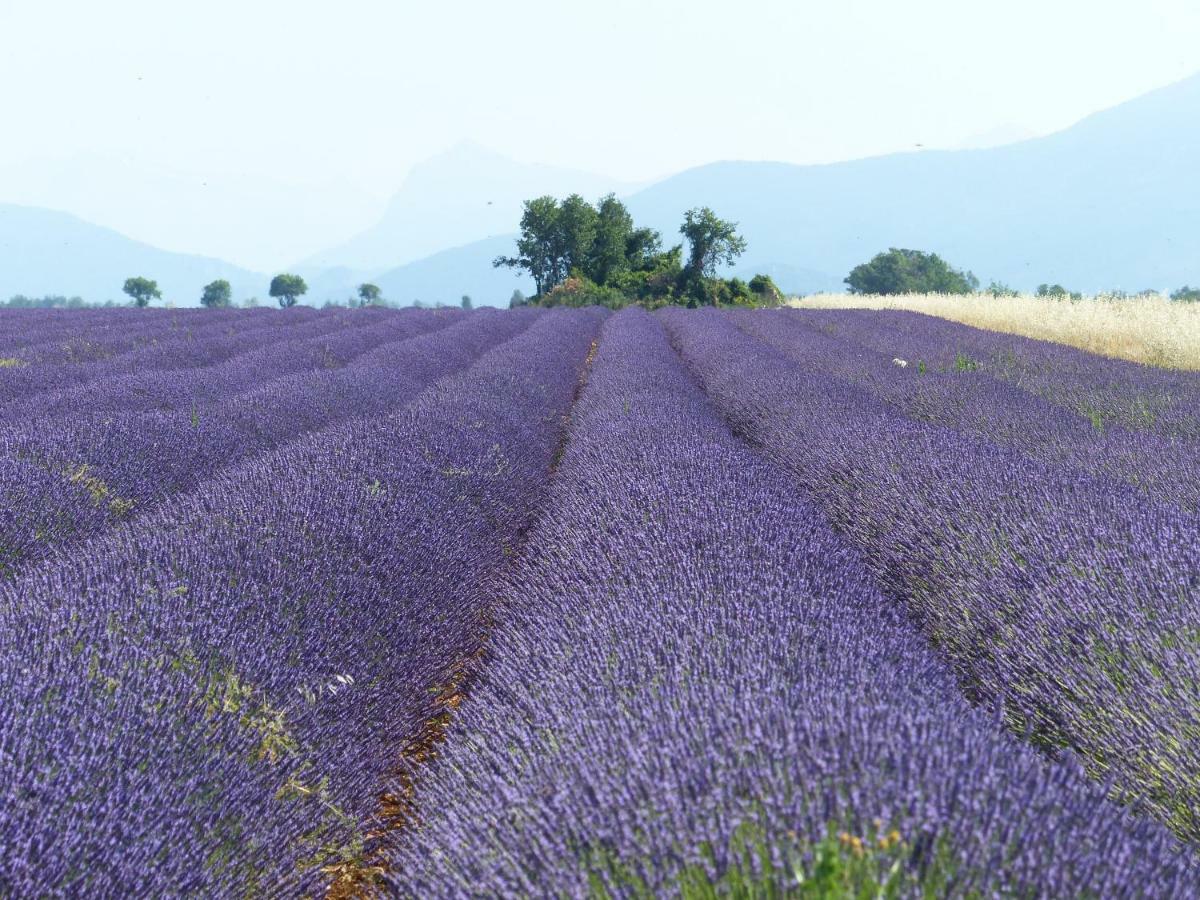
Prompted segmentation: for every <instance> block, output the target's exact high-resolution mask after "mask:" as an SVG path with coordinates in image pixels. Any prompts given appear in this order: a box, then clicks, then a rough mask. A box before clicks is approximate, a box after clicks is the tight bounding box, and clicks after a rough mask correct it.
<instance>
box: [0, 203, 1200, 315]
mask: <svg viewBox="0 0 1200 900" xmlns="http://www.w3.org/2000/svg"><path fill="white" fill-rule="evenodd" d="M679 233H680V235H682V237H683V242H682V243H679V244H675V245H673V246H671V247H669V248H667V249H665V250H664V249H663V245H662V244H663V242H662V236H661V234H659V232H658V231H656V230H654V229H652V228H639V227H636V226H635V225H634V222H633V217H632V216H631V215H630V213H629V210H628V209H627V208H626V207H625V205H624V203H622V202H621V201H620V200H618V199H617V198H616V196H615V195H614V194H607V195H606V196H604V197H602V198H600V200H599V201H598V202H597V203H596V204H595V205H593V204H591V203H589V202H588V201H586V200H585V199H584V198H583V197H581V196H580V195H579V194H571V195H570V196H568V197H567V198H566V199H564V200H562V201H559V200H557V199H555V198H554V197H551V196H542V197H537V198H535V199H533V200H527V201H526V202H525V204H524V211H523V213H522V216H521V221H520V233H519V236H518V238H517V242H516V250H517V254H516V255H515V256H498V257H496V258H495V259H494V260H493V261H492V264H493V266H495V267H497V268H499V267H507V268H512V269H519V270H522V271H525V272H527V273H528V274H529V276H530V277H531V278H532V279H533V282H534V285H535V290H536V292H535V294H534V295H533V296H532V297H526V296H525V294H524V293H523V292H522V291H520V290H515V291H513V294H512V297H511V298H510V300H509V306H510V307H516V306H524V305H527V304H533V305H540V306H590V305H600V306H607V307H610V308H619V307H621V306H625V305H628V304H631V303H638V304H641V305H644V306H649V307H657V306H662V305H668V304H680V305H686V306H689V307H696V306H736V305H745V306H763V305H768V306H774V305H779V304H780V303H781V302H782V301H783V299H784V295H783V292H782V291H780V289H779V288H778V287H777V286H776V285H775V283H774V282H773V281H772V280H771V278H770V277H769V276H767V275H762V274H759V275H755V276H754V277H753V278H751V279H750V281H749V282H745V281H742V280H741V279H739V278H720V277H718V274H717V273H718V270H719V268H720V267H721V266H726V265H731V264H732V263H733V262H735V261H736V260H737V259H738V258H739V257H740V256H741V255H742V254H743V253H744V252H745V250H746V246H747V244H746V240H745V238H743V237H742V236H741V235H740V234H738V231H737V223H735V222H729V221H726V220H724V219H721V218H720V217H718V216H717V215H716V213H714V212H713V210H712V209H710V208H709V207H706V206H705V207H696V208H693V209H689V210H688V211H687V212H686V213H685V214H684V221H683V224H682V225H680V228H679ZM685 244H686V246H687V249H686V253H685V250H684V245H685ZM845 284H846V285H847V289H848V291H849V293H851V294H860V295H861V294H879V295H885V296H886V295H899V294H951V295H954V294H957V295H967V294H981V295H985V296H991V297H993V298H1002V297H1016V296H1020V294H1021V292H1020V291H1019V290H1017V289H1016V288H1012V287H1010V286H1009V285H1007V284H1005V283H1003V282H999V281H992V282H991V283H989V284H988V286H987V287H986V288H982V289H981V288H980V282H979V279H978V278H977V277H976V276H975V275H974V273H972V272H970V271H967V270H962V269H956V268H954V267H953V266H951V265H950V264H949V263H948V262H946V260H944V259H942V258H941V257H940V256H939V255H938V254H936V253H928V252H925V251H921V250H912V249H905V248H897V247H892V248H889V249H888V250H887V251H886V252H883V253H878V254H876V255H875V256H874V257H872V258H871V259H870V260H869V261H867V262H865V263H862V264H861V265H858V266H855V267H854V269H852V270H851V272H850V274H849V275H847V276H846V278H845ZM122 291H123V293H125V294H126V295H127V296H128V297H129V298H130V302H129V304H128V305H132V306H135V307H139V308H142V307H147V306H149V305H150V303H151V301H153V300H161V299H162V291H161V290H160V289H159V287H158V283H157V282H156V281H154V280H152V279H149V278H146V277H144V276H140V275H139V276H134V277H131V278H127V279H126V280H125V283H124V285H123V287H122ZM307 292H308V285H307V283H306V282H305V280H304V278H303V277H302V276H300V275H295V274H291V273H286V272H285V273H280V274H278V275H276V276H274V277H273V278H272V279H271V283H270V287H269V289H268V293H269V296H270V297H271V298H273V299H274V300H276V301H277V302H278V304H279V306H280V308H283V309H286V308H290V307H293V306H295V305H296V304H297V303H298V302H299V300H300V298H301V297H303V296H304V295H305V294H306V293H307ZM1035 296H1037V297H1043V298H1046V299H1052V300H1055V299H1056V300H1082V299H1083V297H1084V295H1083V293H1082V292H1079V291H1072V290H1069V289H1068V288H1066V287H1064V286H1062V285H1061V284H1057V283H1043V284H1040V285H1038V287H1037V289H1036V291H1035ZM1158 296H1162V294H1161V292H1159V291H1157V290H1154V289H1147V290H1142V291H1139V292H1137V293H1127V292H1125V291H1121V290H1112V291H1106V292H1102V293H1100V294H1098V295H1096V297H1097V299H1107V300H1127V299H1136V298H1146V297H1158ZM1167 296H1168V297H1169V299H1170V300H1172V301H1175V302H1181V303H1197V302H1200V287H1197V288H1192V287H1190V286H1189V285H1184V286H1183V287H1181V288H1178V289H1177V290H1174V291H1172V292H1171V293H1170V294H1169V295H1167ZM118 305H120V304H118V303H116V302H115V301H113V300H106V301H104V302H103V303H88V302H86V301H84V300H83V299H82V298H81V297H78V296H76V297H65V296H60V295H47V296H44V297H27V296H25V295H23V294H17V295H14V296H13V297H11V298H10V299H9V300H8V301H7V302H0V306H3V307H7V308H10V309H33V308H61V309H81V308H98V307H115V306H118ZM200 305H201V306H204V307H207V308H210V309H221V308H229V307H232V306H234V301H233V288H232V286H231V285H230V283H229V281H227V280H226V279H224V278H218V279H216V280H214V281H211V282H209V283H208V284H206V285H205V286H204V288H203V290H202V292H201V295H200ZM241 305H242V306H243V307H255V306H258V300H257V298H255V297H249V298H247V299H246V300H243V301H242V303H241ZM411 305H412V306H415V307H424V306H426V305H428V304H424V303H422V302H421V301H420V300H414V301H413V302H412V304H411ZM432 305H433V306H434V307H436V308H442V307H445V306H447V304H444V303H436V304H432ZM324 306H326V307H330V306H356V307H389V308H395V307H396V304H394V303H391V302H389V301H387V300H385V299H384V298H383V292H382V290H381V289H380V288H379V286H378V285H375V284H372V283H370V282H364V283H362V284H360V285H358V288H357V290H356V296H355V297H354V298H351V299H350V300H349V301H347V302H345V303H341V302H337V301H329V300H327V301H326V302H325V304H324ZM460 306H461V307H462V308H463V309H468V310H469V309H473V308H474V301H473V300H472V298H471V297H470V296H469V295H463V297H462V299H461V303H460Z"/></svg>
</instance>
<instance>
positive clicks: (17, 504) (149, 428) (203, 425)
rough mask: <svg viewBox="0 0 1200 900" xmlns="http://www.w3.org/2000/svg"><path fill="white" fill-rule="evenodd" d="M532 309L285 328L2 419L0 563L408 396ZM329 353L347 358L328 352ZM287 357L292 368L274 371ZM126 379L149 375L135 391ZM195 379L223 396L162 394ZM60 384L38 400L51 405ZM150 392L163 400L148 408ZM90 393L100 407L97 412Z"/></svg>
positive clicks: (21, 559)
mask: <svg viewBox="0 0 1200 900" xmlns="http://www.w3.org/2000/svg"><path fill="white" fill-rule="evenodd" d="M536 316H537V313H536V312H532V311H519V312H518V313H517V314H513V315H508V314H502V313H498V312H494V311H487V312H480V313H479V314H478V315H472V316H465V317H461V318H460V317H458V316H454V317H450V318H447V317H444V316H441V315H439V314H438V313H433V312H425V313H422V314H419V315H418V316H415V317H412V316H404V315H398V316H394V317H390V318H388V319H384V320H382V321H375V322H373V323H371V324H369V325H365V326H362V327H356V328H352V329H345V330H343V332H342V333H340V334H339V335H337V336H336V337H330V336H326V337H321V338H309V339H303V340H299V341H293V340H282V341H280V342H279V343H278V344H277V345H274V346H270V347H266V348H263V349H262V350H260V351H256V352H254V353H248V354H245V355H243V356H242V357H239V358H237V359H235V360H232V361H230V362H228V363H220V364H214V365H212V366H204V367H198V368H195V369H189V370H184V371H179V372H168V373H162V372H154V373H146V374H141V375H136V376H130V377H128V378H121V377H114V378H108V379H105V380H103V381H101V382H98V383H96V384H94V385H88V386H87V387H86V389H75V390H72V391H69V392H67V394H68V396H69V398H70V399H71V400H72V402H73V403H74V411H73V414H68V413H67V412H65V411H64V412H63V414H62V415H53V416H50V417H48V418H39V417H37V416H36V415H34V414H33V413H32V411H30V412H29V413H28V414H27V416H26V417H25V419H24V420H23V421H20V422H17V423H14V424H11V425H8V426H3V427H0V497H3V498H5V500H6V501H7V502H6V505H7V508H8V509H9V511H10V515H9V516H7V517H6V519H5V520H4V522H3V523H0V565H3V566H5V567H6V568H7V569H9V570H13V569H16V568H18V567H20V566H21V565H24V564H27V563H28V562H30V561H31V560H36V559H39V558H43V557H45V556H47V555H48V554H50V553H53V552H55V551H56V550H58V549H59V548H61V547H63V546H65V545H69V544H70V543H71V542H73V541H76V540H78V539H79V538H81V537H85V536H87V535H90V534H94V533H96V532H97V531H101V530H104V529H105V528H108V527H111V526H112V525H113V524H115V523H118V522H121V521H125V520H129V519H132V518H136V517H138V516H141V515H143V514H144V513H146V512H147V511H148V510H150V509H153V507H154V505H155V504H157V503H159V502H161V501H162V500H164V499H165V498H168V497H170V496H173V495H175V494H177V493H179V492H181V491H186V490H189V489H191V488H194V487H196V486H197V485H198V484H200V483H202V482H203V481H204V480H205V479H207V478H210V477H211V476H212V475H214V474H215V473H216V472H219V471H220V470H221V469H223V468H225V467H227V466H229V465H232V464H234V463H236V462H238V461H240V460H243V459H247V458H250V457H253V456H255V455H256V454H259V453H262V452H264V451H265V450H268V449H270V448H272V447H274V446H276V445H278V444H280V443H283V442H285V441H287V440H290V439H292V438H294V437H296V436H297V435H300V434H303V433H305V432H307V431H310V430H313V429H317V428H321V427H327V426H329V425H331V424H333V423H335V422H339V421H343V420H345V419H348V418H352V417H355V416H365V415H381V414H384V413H386V412H388V411H389V410H393V409H396V408H397V407H400V406H403V405H404V404H406V403H408V402H409V401H410V400H411V399H412V398H413V396H415V394H416V393H417V392H418V391H420V390H422V389H423V388H424V387H426V386H428V385H429V384H431V383H432V382H433V381H434V380H436V379H437V378H439V377H441V376H442V375H445V374H447V373H449V372H453V371H455V370H457V369H460V368H462V367H464V366H465V365H467V364H468V363H469V362H470V360H471V359H473V358H474V357H475V356H478V355H479V354H480V353H481V352H483V351H484V350H486V349H487V348H489V347H492V346H495V345H496V344H497V343H499V342H500V341H502V340H505V339H507V338H509V337H512V336H513V335H515V334H516V333H518V332H519V331H521V330H522V329H524V328H526V327H528V325H529V324H530V322H531V321H533V320H534V319H535V318H536ZM313 341H316V342H317V343H318V347H319V349H318V347H313V346H311V344H312V343H313ZM333 353H336V354H338V358H339V359H341V360H345V364H343V365H340V366H338V367H332V368H331V367H329V366H327V365H326V364H324V362H323V360H326V359H329V358H331V356H330V355H331V354H333ZM281 360H284V361H286V360H290V361H291V363H292V367H293V368H296V369H298V370H297V371H293V372H292V373H291V374H288V375H286V376H280V375H278V371H279V368H280V367H279V366H277V365H276V363H278V362H280V361H281ZM284 368H285V371H286V367H284ZM131 380H137V381H139V382H141V387H140V388H139V389H138V390H134V391H130V390H128V387H127V382H129V381H131ZM201 381H203V382H207V383H209V384H210V385H214V384H215V385H216V386H217V388H219V389H221V390H222V391H223V395H222V396H221V397H220V398H219V399H217V398H212V399H210V401H209V402H208V403H206V404H203V405H201V404H196V403H193V404H192V405H191V406H190V407H189V406H187V405H185V404H182V403H171V402H168V400H169V398H171V397H172V396H174V397H175V398H176V399H177V400H182V398H185V397H186V396H187V395H188V394H189V393H190V392H191V391H193V390H196V385H195V384H194V382H201ZM249 386H254V387H253V388H252V389H248V390H242V391H241V392H239V388H247V387H249ZM52 396H53V395H52V394H47V395H42V396H41V397H35V398H34V400H33V402H40V403H41V404H42V405H44V406H53V401H52ZM148 400H151V401H154V402H159V403H162V404H163V405H165V406H166V407H167V408H166V409H165V410H153V411H148V410H146V409H145V406H146V403H147V401H148ZM89 405H94V406H99V407H100V408H101V410H102V412H101V413H92V412H89V411H88V406H89ZM172 406H174V407H176V408H172ZM180 406H182V408H178V407H180Z"/></svg>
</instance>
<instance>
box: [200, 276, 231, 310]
mask: <svg viewBox="0 0 1200 900" xmlns="http://www.w3.org/2000/svg"><path fill="white" fill-rule="evenodd" d="M232 303H233V288H231V287H230V286H229V282H228V281H226V280H225V279H224V278H218V279H217V280H216V281H210V282H209V283H208V284H206V285H205V286H204V293H202V294H201V295H200V305H201V306H207V307H208V308H209V309H218V308H223V307H227V306H229V305H231V304H232Z"/></svg>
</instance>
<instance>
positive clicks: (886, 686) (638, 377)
mask: <svg viewBox="0 0 1200 900" xmlns="http://www.w3.org/2000/svg"><path fill="white" fill-rule="evenodd" d="M668 321H669V322H670V324H671V327H672V330H673V331H674V332H675V333H676V335H677V337H678V339H679V340H680V342H681V344H682V346H683V348H684V351H685V355H686V356H687V357H688V359H689V361H690V362H691V363H692V365H693V366H695V368H696V369H697V371H699V372H700V374H701V375H702V376H704V377H705V380H706V382H707V383H708V385H709V387H710V388H711V389H713V391H714V394H715V396H716V398H717V401H718V403H719V404H721V405H722V406H724V407H726V408H725V409H723V410H722V411H723V412H725V413H729V412H730V409H729V408H728V405H729V404H735V403H743V402H748V403H749V408H750V409H751V410H755V411H757V410H760V409H762V406H761V404H762V402H763V395H764V391H765V389H766V388H768V387H769V388H770V393H771V394H774V393H778V392H779V390H780V388H781V387H782V389H783V391H784V392H785V393H786V392H787V391H788V389H790V388H793V387H795V386H796V385H795V384H794V383H793V381H792V380H790V379H789V378H788V377H787V375H786V373H783V378H782V379H780V374H781V373H780V371H779V370H780V368H783V367H782V366H780V365H779V364H778V362H777V361H776V360H774V359H771V360H768V359H767V358H766V354H764V353H758V354H757V355H756V353H755V349H754V347H753V346H752V344H751V343H750V342H748V340H745V339H743V340H738V335H739V334H740V333H739V332H737V331H736V329H733V328H732V326H731V325H729V323H728V322H727V321H725V320H722V319H720V318H718V317H715V316H714V317H713V318H711V319H710V318H708V317H707V316H703V315H701V314H695V313H679V314H677V315H673V316H671V317H669V319H668ZM731 332H732V333H731ZM742 337H743V338H744V336H742ZM727 345H728V348H727ZM735 347H736V350H735V349H734V348H735ZM727 349H728V352H727ZM768 362H770V363H771V364H770V365H768V364H767V363H768ZM724 373H728V378H729V380H728V382H727V381H724V380H722V379H723V378H724V377H725V375H724ZM780 381H782V384H780V383H779V382H780ZM735 382H736V384H735ZM846 411H847V412H851V413H853V411H852V410H846ZM753 415H754V413H751V414H750V416H753ZM826 418H828V417H826ZM740 421H741V422H742V424H750V420H749V419H748V418H746V417H742V418H741V419H740ZM819 421H820V423H821V424H820V427H822V428H829V427H836V425H833V426H831V425H830V423H828V422H827V421H825V419H821V420H819ZM573 422H574V425H573V429H572V436H571V440H570V443H569V444H568V446H567V449H566V452H565V455H564V457H563V459H562V463H561V465H560V467H559V469H558V472H557V475H556V478H555V481H554V483H553V485H552V488H551V494H550V497H549V500H548V503H547V508H546V513H545V514H544V515H543V517H542V518H541V519H540V521H539V522H538V524H537V526H536V527H535V528H534V530H533V531H532V532H531V534H530V536H529V539H528V541H527V543H526V544H525V548H524V550H523V552H522V553H521V554H520V555H519V557H518V558H517V560H516V561H515V564H514V565H513V566H512V567H511V568H510V569H509V570H508V572H507V573H506V577H505V579H504V582H503V590H502V600H501V603H500V606H499V609H498V610H497V618H496V626H495V628H494V630H493V632H492V634H491V636H490V638H489V648H490V653H489V658H488V661H487V664H486V666H485V667H484V669H483V671H482V673H481V675H480V677H479V680H478V681H477V682H476V683H475V684H474V685H473V686H472V688H471V690H470V693H469V698H468V700H467V701H466V702H465V703H464V704H463V705H462V706H461V707H460V708H459V709H458V711H457V713H456V715H455V721H454V723H453V725H452V727H451V728H450V731H449V733H448V736H447V741H446V745H445V748H444V751H443V753H442V755H441V756H440V758H438V759H437V760H435V761H434V762H433V763H432V764H431V765H429V766H427V767H424V768H421V769H418V770H417V771H416V772H415V773H414V777H415V779H416V784H417V794H416V797H417V803H418V807H419V808H420V809H421V810H422V812H423V815H422V822H421V825H420V827H419V828H415V829H412V830H410V831H408V832H405V833H404V834H402V835H401V836H399V837H398V838H397V839H396V840H394V841H392V842H391V847H390V853H389V857H390V875H389V877H390V880H391V884H392V886H393V888H394V889H395V890H396V891H397V892H399V893H400V894H402V895H404V896H414V897H438V896H446V897H456V896H468V895H470V896H587V895H591V896H606V895H612V896H669V895H675V894H679V893H684V894H685V895H691V896H719V895H725V894H726V893H727V894H729V895H730V896H780V895H782V894H781V891H783V890H786V889H787V888H788V887H789V886H790V887H791V888H794V889H802V886H801V885H800V884H799V883H798V882H804V881H806V882H808V888H807V889H808V890H809V891H810V892H811V893H812V895H813V896H850V895H853V896H876V895H877V894H878V895H879V896H884V895H886V896H898V895H905V896H907V895H909V894H923V895H925V896H966V895H980V896H994V895H1001V894H1003V895H1018V896H1084V895H1086V896H1131V895H1145V896H1179V895H1183V894H1184V893H1186V891H1187V890H1188V889H1189V888H1190V886H1192V885H1193V884H1194V879H1195V878H1196V872H1195V870H1194V869H1193V868H1192V866H1191V863H1190V861H1189V860H1188V859H1186V858H1183V857H1181V856H1180V855H1179V852H1178V850H1177V848H1176V845H1175V843H1174V841H1173V839H1172V838H1171V836H1170V835H1169V833H1168V832H1167V831H1166V830H1165V829H1163V828H1161V826H1158V825H1156V824H1152V823H1150V822H1147V821H1145V820H1142V821H1140V822H1139V821H1137V820H1135V819H1133V818H1132V817H1130V816H1129V815H1128V814H1127V813H1126V812H1124V811H1122V810H1121V809H1120V808H1119V807H1117V806H1115V805H1112V804H1110V803H1109V802H1108V800H1107V799H1106V798H1105V796H1104V790H1103V788H1102V787H1101V786H1100V785H1097V784H1095V783H1093V782H1092V781H1090V780H1089V779H1088V778H1087V777H1086V776H1085V775H1084V774H1083V773H1082V772H1081V771H1080V770H1079V769H1078V768H1077V767H1076V766H1075V765H1073V764H1072V763H1071V762H1070V760H1062V761H1059V762H1054V763H1046V761H1045V760H1044V759H1043V757H1042V756H1041V755H1040V754H1038V753H1037V752H1036V751H1034V750H1032V749H1031V748H1029V747H1028V746H1026V745H1024V744H1022V743H1020V742H1018V741H1016V740H1014V739H1012V738H1009V737H1007V736H1005V734H1004V732H1003V730H1002V729H1001V728H1000V726H999V723H998V722H996V721H995V720H994V719H993V717H992V716H989V715H987V714H985V713H981V712H980V711H978V710H973V709H972V708H970V707H969V706H968V704H967V702H966V701H965V700H964V699H963V698H962V696H961V694H960V693H959V690H958V687H957V685H956V683H955V680H954V677H953V674H952V673H951V671H950V670H949V669H948V668H946V667H945V666H944V665H943V664H942V663H941V662H940V661H939V660H938V658H937V657H936V656H935V654H934V653H933V652H932V651H931V649H930V647H929V645H928V642H927V641H926V639H925V637H924V636H923V635H922V634H921V633H920V632H919V631H918V630H916V629H915V628H913V627H912V625H911V624H910V623H909V622H908V620H907V617H906V616H905V614H904V613H903V611H902V610H901V609H900V608H899V607H897V605H896V604H895V603H894V602H891V601H890V600H889V599H888V598H886V597H885V596H884V595H882V594H881V593H880V592H879V590H878V589H877V588H876V587H875V585H874V582H873V580H872V578H871V574H870V572H869V567H868V566H867V565H865V564H864V562H863V561H862V560H861V559H860V558H859V556H858V555H857V554H856V553H855V552H854V550H853V549H852V548H851V547H850V546H849V545H848V543H847V542H846V541H845V540H844V539H843V538H841V537H839V536H838V535H836V534H835V533H834V532H833V531H832V530H831V529H830V528H829V527H828V525H827V524H826V520H825V517H824V515H823V512H824V510H823V508H822V505H821V504H818V503H814V502H813V500H812V498H811V497H810V496H809V494H808V493H807V492H804V491H803V490H802V489H800V487H798V486H797V484H796V480H795V478H794V477H793V476H792V475H791V473H788V472H785V471H783V470H781V469H780V468H778V467H776V466H774V465H772V464H771V463H769V462H767V461H766V460H764V459H762V458H761V457H759V456H758V455H757V454H755V453H754V452H753V451H751V450H750V449H749V448H748V447H747V446H746V445H745V444H744V443H743V442H741V441H739V440H738V439H736V438H734V436H733V435H732V434H731V433H730V432H729V431H728V429H727V427H726V425H725V423H724V422H723V421H722V418H721V415H720V413H719V411H718V410H717V409H716V408H714V407H713V405H712V404H711V403H710V402H709V400H708V399H707V398H706V397H705V395H704V393H703V392H702V391H701V390H700V388H699V387H698V386H697V384H696V383H695V382H694V381H692V380H691V379H690V378H689V375H688V374H687V373H686V372H685V370H684V368H683V366H682V364H681V362H680V360H679V358H678V356H677V355H676V354H675V353H674V352H673V350H672V348H671V347H670V345H669V344H668V341H667V337H666V334H665V333H664V330H663V328H662V327H661V325H660V324H659V323H658V322H657V321H655V320H654V319H653V318H651V317H649V316H647V315H646V314H644V313H641V312H636V311H627V312H624V313H621V314H619V315H618V316H616V317H615V318H613V319H611V320H609V322H608V323H607V325H606V326H605V330H604V333H603V340H602V342H601V344H600V348H599V352H598V355H597V358H596V360H595V364H594V367H593V370H592V373H591V376H590V378H589V381H588V385H587V388H586V390H585V391H584V393H583V396H582V398H581V400H580V402H579V403H578V404H577V407H576V412H575V415H574V417H573ZM754 424H758V421H757V419H755V420H754ZM821 449H822V450H825V449H828V448H827V447H822V448H821ZM904 499H905V500H908V501H916V502H919V498H913V497H908V498H904ZM964 524H965V523H964Z"/></svg>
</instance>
